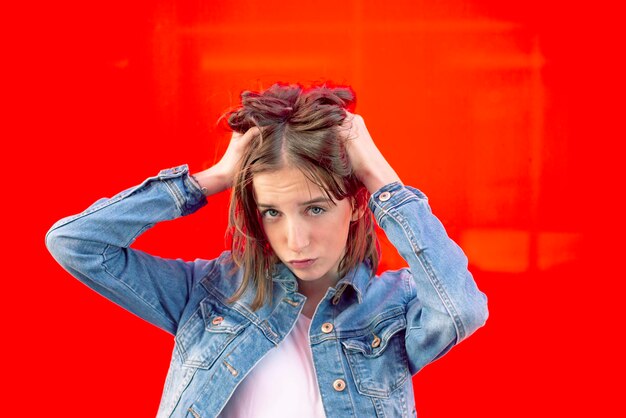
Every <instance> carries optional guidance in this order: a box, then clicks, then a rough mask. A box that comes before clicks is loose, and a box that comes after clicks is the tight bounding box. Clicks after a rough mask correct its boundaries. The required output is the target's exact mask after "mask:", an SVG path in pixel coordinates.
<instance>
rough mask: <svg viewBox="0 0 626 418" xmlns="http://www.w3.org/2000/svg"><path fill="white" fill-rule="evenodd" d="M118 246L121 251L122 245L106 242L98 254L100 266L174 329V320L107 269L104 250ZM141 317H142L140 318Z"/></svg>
mask: <svg viewBox="0 0 626 418" xmlns="http://www.w3.org/2000/svg"><path fill="white" fill-rule="evenodd" d="M111 247H113V248H118V249H120V250H122V251H123V249H124V247H121V248H120V247H115V246H113V245H110V244H107V245H106V247H104V250H103V251H102V254H100V256H101V257H102V263H101V267H102V268H103V269H104V272H105V273H106V274H107V275H109V276H110V277H112V278H113V279H115V281H117V282H118V283H120V284H122V285H124V287H126V288H127V289H128V290H129V291H130V292H131V293H132V294H133V295H135V296H136V297H137V299H139V300H140V301H142V302H143V303H144V304H145V306H147V307H149V308H151V309H152V310H153V311H154V312H155V313H156V314H157V315H158V316H160V317H162V318H163V319H165V321H166V322H167V323H169V324H171V326H172V329H176V325H177V324H176V323H175V322H174V321H172V320H171V319H169V318H168V317H167V316H165V315H163V314H162V313H161V312H160V311H159V310H158V309H157V308H155V307H154V306H153V305H152V304H151V303H149V302H148V301H147V300H145V299H144V298H143V297H142V296H140V295H139V294H138V293H137V292H135V290H134V289H133V288H132V287H130V286H129V285H128V284H127V283H126V282H124V281H123V280H122V279H120V278H119V277H117V276H116V275H115V274H113V273H112V272H111V271H109V269H108V267H107V266H106V264H105V261H106V252H107V251H108V249H109V248H111ZM126 249H127V250H129V251H133V250H132V249H131V248H126ZM142 319H143V318H142Z"/></svg>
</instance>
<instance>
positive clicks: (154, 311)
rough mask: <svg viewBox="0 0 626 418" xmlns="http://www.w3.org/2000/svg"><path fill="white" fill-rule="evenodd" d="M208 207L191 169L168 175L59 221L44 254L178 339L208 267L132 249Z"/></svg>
mask: <svg viewBox="0 0 626 418" xmlns="http://www.w3.org/2000/svg"><path fill="white" fill-rule="evenodd" d="M206 203H207V202H206V197H205V196H204V195H203V194H202V193H201V191H200V188H199V187H198V186H197V185H196V184H195V183H194V182H193V181H192V180H191V178H190V177H189V176H188V172H187V166H180V167H176V168H172V169H167V170H163V171H161V172H160V173H159V174H158V175H157V176H154V177H150V178H148V179H146V180H145V181H144V182H143V183H141V184H140V185H138V186H136V187H133V188H130V189H128V190H125V191H123V192H121V193H118V194H117V195H115V196H113V197H111V198H108V199H100V200H98V201H97V202H95V203H94V204H93V205H91V206H89V207H88V208H87V209H86V210H84V211H83V212H81V213H79V214H77V215H73V216H69V217H66V218H64V219H61V220H59V221H58V222H56V223H55V224H54V225H53V226H52V227H51V228H50V230H49V231H48V233H47V234H46V246H47V247H48V250H49V251H50V253H51V254H52V256H53V257H54V258H55V259H56V260H57V262H58V263H59V264H61V266H62V267H63V268H64V269H65V270H67V271H68V272H69V273H70V274H72V275H73V276H74V277H76V278H77V279H78V280H80V281H81V282H83V283H84V284H86V285H87V286H89V287H90V288H92V289H93V290H95V291H96V292H98V293H100V294H101V295H103V296H104V297H106V298H108V299H110V300H111V301H113V302H115V303H117V304H118V305H120V306H122V307H123V308H125V309H127V310H129V311H131V312H133V313H134V314H136V315H138V316H139V317H141V318H143V319H145V320H146V321H148V322H150V323H152V324H154V325H156V326H158V327H160V328H162V329H164V330H165V331H168V332H170V333H172V334H174V333H175V332H176V329H177V326H178V320H179V319H180V315H181V314H182V311H183V309H184V307H185V305H186V302H187V299H188V296H189V292H190V290H191V288H192V286H193V283H194V278H195V277H197V275H198V274H201V271H198V270H206V269H207V268H209V265H208V263H206V262H201V261H198V262H197V263H194V262H184V261H182V260H169V259H163V258H160V257H156V256H152V255H149V254H146V253H145V252H142V251H139V250H135V249H132V248H130V245H131V244H132V243H133V242H134V241H135V239H136V238H137V237H138V236H139V235H141V234H143V233H144V232H145V231H147V230H148V229H150V228H151V227H152V226H154V225H155V224H156V223H158V222H163V221H167V220H172V219H176V218H178V217H180V216H185V215H189V214H191V213H193V212H195V211H196V210H198V209H200V208H201V207H202V206H204V205H205V204H206Z"/></svg>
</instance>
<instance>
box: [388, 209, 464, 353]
mask: <svg viewBox="0 0 626 418" xmlns="http://www.w3.org/2000/svg"><path fill="white" fill-rule="evenodd" d="M381 210H382V211H383V213H385V214H388V215H389V217H390V218H391V219H393V220H394V221H395V222H396V223H397V224H398V226H400V229H401V230H402V232H403V233H404V235H405V237H406V239H407V240H408V242H409V243H410V245H411V247H412V248H413V253H414V254H415V257H416V258H417V260H418V261H419V262H420V264H421V266H422V268H423V270H424V272H426V274H427V276H428V277H429V279H430V283H431V285H432V286H433V288H434V289H435V290H436V291H437V294H438V295H439V299H440V300H441V301H442V302H443V305H444V307H445V308H446V310H447V311H448V315H450V317H451V318H452V321H453V323H454V327H455V330H456V334H457V338H458V341H459V342H460V341H461V340H463V338H464V337H465V328H464V325H463V322H462V321H461V317H460V316H459V314H458V311H457V309H456V307H455V306H454V304H453V303H452V300H451V299H450V296H449V295H448V293H447V292H446V290H445V288H444V286H443V282H442V280H440V279H439V277H438V276H437V274H436V273H435V271H434V269H433V268H432V265H431V263H430V262H429V260H428V259H427V257H426V256H425V255H424V251H423V250H422V249H421V247H420V246H419V245H418V243H417V239H416V237H415V235H414V234H413V231H411V228H410V227H409V225H408V222H407V219H406V218H405V217H404V216H402V214H401V213H399V212H398V211H396V210H395V208H393V207H392V208H389V209H385V208H382V207H381Z"/></svg>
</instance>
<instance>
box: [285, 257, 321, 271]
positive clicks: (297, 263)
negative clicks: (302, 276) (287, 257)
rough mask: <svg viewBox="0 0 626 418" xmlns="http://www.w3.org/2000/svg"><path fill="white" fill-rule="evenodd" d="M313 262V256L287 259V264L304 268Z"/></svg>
mask: <svg viewBox="0 0 626 418" xmlns="http://www.w3.org/2000/svg"><path fill="white" fill-rule="evenodd" d="M313 263H315V259H314V258H307V259H304V260H291V261H289V265H290V266H292V267H294V268H298V269H301V268H306V267H309V266H311V265H312V264H313Z"/></svg>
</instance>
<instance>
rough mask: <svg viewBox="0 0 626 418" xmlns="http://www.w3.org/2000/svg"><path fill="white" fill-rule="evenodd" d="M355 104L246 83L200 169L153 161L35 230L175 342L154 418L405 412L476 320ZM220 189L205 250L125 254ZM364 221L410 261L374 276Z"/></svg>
mask: <svg viewBox="0 0 626 418" xmlns="http://www.w3.org/2000/svg"><path fill="white" fill-rule="evenodd" d="M353 102H354V96H353V94H352V92H351V90H349V89H347V88H340V87H336V88H329V87H325V86H319V87H313V88H309V89H303V88H301V87H299V86H287V85H278V84H277V85H274V86H272V87H271V88H269V89H268V90H266V91H264V92H260V93H259V92H244V93H243V94H242V103H241V106H240V107H239V108H237V109H235V110H234V111H232V112H231V113H230V115H229V118H228V122H229V124H230V127H231V128H232V129H233V131H234V133H233V135H232V139H231V141H230V144H229V146H228V149H227V150H226V153H225V154H224V156H223V157H222V159H221V160H220V161H219V162H218V163H217V164H215V165H214V166H213V167H211V168H209V169H207V170H205V171H202V172H199V173H196V174H194V175H189V173H188V169H187V166H180V167H176V168H173V169H167V170H163V171H161V172H160V173H159V175H157V176H155V177H151V178H148V179H147V180H145V181H144V182H143V183H141V184H140V185H138V186H136V187H133V188H131V189H128V190H126V191H123V192H121V193H119V194H118V195H116V196H114V197H112V198H110V199H101V200H99V201H97V202H96V203H94V204H93V205H92V206H90V207H89V208H87V209H86V210H85V211H84V212H82V213H80V214H78V215H75V216H71V217H68V218H65V219H62V220H60V221H58V222H57V223H56V224H55V225H53V227H52V228H51V229H50V231H49V232H48V235H47V238H46V242H47V245H48V248H49V250H50V252H51V253H52V255H53V256H54V257H55V259H56V260H57V261H58V262H59V263H60V264H61V265H62V266H63V267H64V268H65V269H66V270H67V271H68V272H70V273H71V274H72V275H74V276H75V277H77V278H78V279H79V280H81V281H83V282H84V283H85V284H87V285H88V286H90V287H91V288H93V289H94V290H96V291H97V292H99V293H100V294H102V295H103V296H105V297H107V298H109V299H110V300H112V301H114V302H116V303H118V304H119V305H121V306H123V307H124V308H126V309H128V310H130V311H131V312H133V313H135V314H137V315H139V316H140V317H142V318H143V319H145V320H147V321H149V322H151V323H153V324H154V325H156V326H158V327H160V328H162V329H164V330H165V331H167V332H169V333H171V334H173V335H174V336H175V348H174V352H173V355H172V361H171V365H170V369H169V372H168V375H167V379H166V382H165V388H164V391H163V396H162V399H161V404H160V407H159V412H158V416H159V417H183V416H185V417H187V416H191V417H214V416H222V417H236V416H255V417H270V416H271V417H279V416H289V417H293V416H301V417H307V416H310V417H320V416H329V417H340V416H358V417H365V416H385V417H390V416H403V417H408V416H415V415H416V412H415V407H414V398H413V388H412V382H411V375H413V374H415V373H417V372H418V371H419V370H420V369H421V368H422V367H424V366H425V365H427V364H428V363H430V362H432V361H434V360H436V359H438V358H439V357H441V356H442V355H444V354H445V353H446V352H448V351H449V350H450V348H452V346H454V345H455V344H457V343H459V342H460V341H461V340H463V339H465V338H467V337H468V336H469V335H470V334H471V333H473V332H474V331H475V330H476V329H477V328H479V327H480V326H482V325H483V324H484V323H485V321H486V319H487V316H488V313H487V305H486V301H487V299H486V297H485V295H484V294H483V293H482V292H480V291H479V290H478V289H477V287H476V284H475V282H474V280H473V279H472V275H471V274H470V273H469V272H468V270H467V259H466V257H465V255H464V254H463V252H462V251H461V249H460V248H459V247H458V246H457V245H456V244H455V243H454V242H453V241H452V240H451V239H450V238H448V236H447V235H446V232H445V230H444V228H443V226H442V225H441V223H440V222H439V221H438V220H437V218H436V217H435V216H434V215H433V214H432V213H431V210H430V207H429V205H428V202H427V198H426V196H425V195H424V194H423V193H422V192H420V191H419V190H417V189H414V188H411V187H409V186H405V185H403V184H402V182H401V181H400V179H399V178H398V175H397V174H396V172H395V171H394V170H393V168H392V167H391V166H390V165H389V164H388V163H387V161H386V160H385V158H384V157H383V155H382V154H381V153H380V151H379V150H378V149H377V147H376V145H375V144H374V142H373V141H372V138H371V137H370V135H369V133H368V131H367V129H366V127H365V123H364V122H363V119H362V118H361V117H360V116H358V115H353V114H351V113H349V112H347V110H346V109H347V108H348V107H349V106H351V105H352V104H353ZM231 187H232V198H231V207H230V222H229V230H230V233H231V236H232V248H231V250H230V251H226V252H224V253H222V255H221V256H220V257H218V258H217V259H214V260H195V261H193V262H183V261H181V260H167V259H162V258H158V257H155V256H152V255H149V254H146V253H144V252H141V251H138V250H134V249H131V248H129V247H130V245H131V243H132V242H133V241H134V240H135V238H136V237H137V236H139V235H140V234H141V233H143V232H144V231H145V230H147V229H148V228H149V227H151V226H152V225H154V224H156V223H157V222H161V221H165V220H171V219H174V218H177V217H179V216H184V215H189V214H191V213H194V212H195V211H196V210H198V209H200V208H201V207H202V206H204V205H205V204H206V203H207V197H209V200H210V196H211V195H214V194H216V193H218V192H220V191H223V190H226V189H228V188H231ZM373 219H375V220H376V221H377V223H378V225H379V226H380V227H381V228H382V229H383V230H384V231H385V233H386V235H387V236H388V237H389V240H390V241H391V243H392V244H393V245H394V246H395V247H396V249H397V250H398V252H399V253H400V254H401V255H402V257H403V258H404V259H405V260H406V262H407V263H408V266H409V267H408V268H405V269H401V270H397V271H388V272H385V273H384V274H382V275H380V276H377V277H374V273H375V271H376V269H377V267H378V258H379V252H378V243H377V239H376V235H375V233H374V229H373V228H374V225H373Z"/></svg>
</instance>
